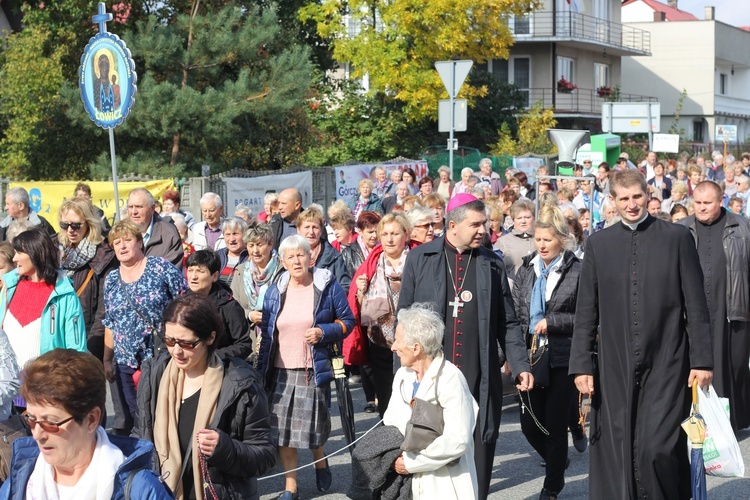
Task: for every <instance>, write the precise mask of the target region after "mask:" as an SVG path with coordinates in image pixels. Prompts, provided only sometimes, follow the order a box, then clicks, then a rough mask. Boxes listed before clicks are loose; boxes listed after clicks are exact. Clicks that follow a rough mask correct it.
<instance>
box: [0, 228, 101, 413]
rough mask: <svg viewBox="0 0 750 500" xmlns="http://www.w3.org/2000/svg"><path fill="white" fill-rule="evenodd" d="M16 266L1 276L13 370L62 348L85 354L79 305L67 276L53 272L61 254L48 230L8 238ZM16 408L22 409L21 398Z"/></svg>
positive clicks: (0, 301)
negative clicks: (13, 360) (14, 357)
mask: <svg viewBox="0 0 750 500" xmlns="http://www.w3.org/2000/svg"><path fill="white" fill-rule="evenodd" d="M13 248H14V249H15V251H16V254H15V256H14V257H13V263H14V264H15V265H16V268H15V269H14V270H12V271H10V272H9V273H7V274H5V275H3V276H2V285H3V290H2V292H1V293H0V321H2V325H0V327H1V328H2V329H3V330H5V333H6V334H7V336H8V340H9V341H10V345H11V346H12V347H13V351H14V352H15V354H16V360H17V361H18V366H20V367H23V366H24V365H25V364H26V362H28V361H31V360H32V359H35V358H37V357H38V356H39V355H41V354H44V353H46V352H49V351H51V350H52V349H55V348H56V347H65V348H70V349H75V350H77V351H82V352H83V351H85V350H86V329H85V327H84V324H83V311H82V310H81V302H80V301H79V300H78V297H77V296H76V293H75V290H74V289H73V286H72V284H71V282H70V280H69V279H68V278H66V277H65V275H64V274H63V273H62V272H59V271H58V268H59V266H60V257H59V256H60V253H59V249H58V246H57V244H56V243H55V241H54V240H53V239H52V237H51V236H49V235H48V234H47V232H46V231H45V230H43V229H40V228H39V227H36V226H35V227H32V228H29V229H27V230H26V231H24V232H22V233H21V234H19V235H18V236H16V237H15V238H14V239H13ZM16 405H18V406H25V402H23V400H17V401H16Z"/></svg>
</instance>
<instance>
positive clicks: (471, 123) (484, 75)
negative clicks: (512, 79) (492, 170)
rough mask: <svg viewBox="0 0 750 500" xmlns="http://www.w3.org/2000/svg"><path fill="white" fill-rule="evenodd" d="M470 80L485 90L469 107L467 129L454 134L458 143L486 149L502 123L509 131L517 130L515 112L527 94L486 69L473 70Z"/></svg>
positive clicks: (496, 136) (524, 100) (490, 145)
mask: <svg viewBox="0 0 750 500" xmlns="http://www.w3.org/2000/svg"><path fill="white" fill-rule="evenodd" d="M471 81H472V83H473V84H474V85H477V86H481V87H485V88H486V89H487V93H486V94H485V95H484V96H483V97H478V98H477V99H476V101H475V105H474V107H473V108H471V109H469V110H468V125H467V130H466V132H460V133H458V134H456V138H457V139H458V143H459V144H460V145H461V146H467V147H472V148H477V149H479V150H481V151H488V150H489V149H491V148H492V145H493V144H495V142H496V141H497V139H498V131H499V130H501V129H502V127H503V125H505V126H506V127H507V128H508V130H509V131H510V132H511V133H512V134H515V133H516V130H517V123H516V115H517V114H518V113H519V112H520V111H521V110H522V109H523V107H524V105H525V103H526V96H525V95H524V94H523V93H522V92H521V91H520V90H518V87H516V86H515V85H512V84H508V83H501V82H499V81H498V80H497V79H496V78H495V77H494V76H492V74H490V73H489V72H487V71H483V70H479V71H477V70H475V71H472V73H471Z"/></svg>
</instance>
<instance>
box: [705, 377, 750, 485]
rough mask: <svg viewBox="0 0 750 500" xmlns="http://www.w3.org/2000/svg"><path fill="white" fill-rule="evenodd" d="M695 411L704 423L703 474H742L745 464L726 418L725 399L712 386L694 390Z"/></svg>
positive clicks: (737, 475) (725, 475) (724, 475)
mask: <svg viewBox="0 0 750 500" xmlns="http://www.w3.org/2000/svg"><path fill="white" fill-rule="evenodd" d="M698 412H699V413H700V414H701V416H702V417H703V419H704V420H705V422H706V440H705V441H704V442H703V463H704V465H705V467H706V474H710V475H712V476H720V477H742V476H744V475H745V463H744V461H743V460H742V453H741V451H740V445H739V444H738V443H737V438H736V437H735V435H734V432H733V431H732V424H731V423H730V421H729V400H728V399H726V398H720V397H719V396H718V395H717V394H716V391H715V390H714V386H713V385H710V386H709V387H708V393H706V391H705V390H699V391H698Z"/></svg>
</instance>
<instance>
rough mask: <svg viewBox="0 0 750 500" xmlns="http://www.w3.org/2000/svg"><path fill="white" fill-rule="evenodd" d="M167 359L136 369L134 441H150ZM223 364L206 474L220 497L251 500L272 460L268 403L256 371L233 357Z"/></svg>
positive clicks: (149, 361)
mask: <svg viewBox="0 0 750 500" xmlns="http://www.w3.org/2000/svg"><path fill="white" fill-rule="evenodd" d="M170 359H172V358H171V357H170V356H169V353H166V352H164V353H162V354H161V355H159V357H158V358H151V359H148V360H146V361H144V362H143V365H142V366H141V369H142V370H143V372H142V375H141V380H140V383H139V385H138V415H137V417H136V419H135V426H134V427H133V431H132V433H131V435H132V436H133V437H140V438H141V439H146V440H148V441H151V442H153V441H154V415H155V413H156V402H157V400H158V398H159V385H160V383H161V377H162V375H164V371H165V369H166V367H167V364H168V363H169V361H170ZM223 362H224V381H223V382H222V384H221V392H220V394H219V400H218V401H217V403H216V413H215V415H214V419H213V421H212V422H211V426H210V428H211V429H214V430H216V431H217V432H218V433H219V444H218V445H217V446H216V450H215V451H214V454H213V455H211V457H210V458H209V459H208V466H209V474H210V475H211V480H212V482H213V484H214V487H215V488H216V493H217V494H218V497H219V498H222V499H224V498H227V499H234V498H236V499H239V498H242V499H249V500H253V499H257V498H259V494H258V480H257V478H258V477H259V476H261V475H263V474H265V473H266V471H268V470H269V469H271V467H273V466H274V463H275V461H276V447H275V446H274V444H273V441H272V439H271V426H270V424H269V421H268V400H267V398H266V391H265V390H264V389H263V386H262V384H261V383H260V378H259V376H258V372H256V371H255V370H254V369H253V368H252V367H251V366H250V365H249V364H247V363H246V362H245V361H243V360H241V359H237V358H228V359H224V360H223ZM165 397H166V396H165Z"/></svg>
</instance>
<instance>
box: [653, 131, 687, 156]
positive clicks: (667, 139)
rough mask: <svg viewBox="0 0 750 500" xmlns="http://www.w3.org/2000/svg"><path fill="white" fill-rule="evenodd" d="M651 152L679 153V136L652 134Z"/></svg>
mask: <svg viewBox="0 0 750 500" xmlns="http://www.w3.org/2000/svg"><path fill="white" fill-rule="evenodd" d="M653 151H654V152H656V153H679V152H680V136H679V134H654V146H653Z"/></svg>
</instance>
